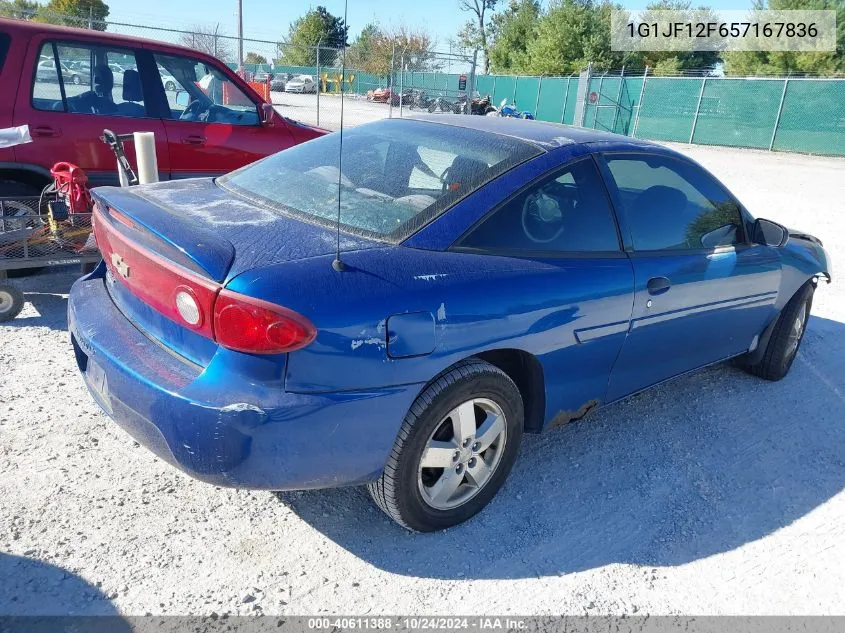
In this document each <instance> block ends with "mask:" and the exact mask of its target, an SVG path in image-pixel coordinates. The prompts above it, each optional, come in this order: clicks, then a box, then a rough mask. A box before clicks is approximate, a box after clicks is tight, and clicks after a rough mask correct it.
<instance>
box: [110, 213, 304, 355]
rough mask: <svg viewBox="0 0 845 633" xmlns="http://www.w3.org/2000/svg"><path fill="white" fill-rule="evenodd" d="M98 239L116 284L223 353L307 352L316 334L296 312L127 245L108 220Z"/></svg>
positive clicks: (123, 221)
mask: <svg viewBox="0 0 845 633" xmlns="http://www.w3.org/2000/svg"><path fill="white" fill-rule="evenodd" d="M98 211H99V210H98ZM100 213H102V212H101V211H100V212H95V213H94V217H97V216H99V215H100ZM109 215H111V216H113V217H114V218H115V219H116V220H117V221H118V222H120V223H121V224H122V225H124V226H125V227H126V228H136V226H135V223H134V222H132V220H131V219H129V218H127V217H126V216H124V215H122V214H119V213H116V212H115V211H114V210H113V209H109ZM94 233H95V236H96V238H97V245H98V247H99V248H100V251H101V252H102V254H103V259H104V260H105V262H106V266H107V267H108V269H109V270H110V271H111V273H112V276H113V277H114V278H115V279H117V280H119V281H120V282H122V283H123V285H125V286H126V287H127V288H128V289H129V290H130V291H131V292H132V294H134V295H135V296H136V297H138V298H139V299H141V300H142V301H144V303H146V304H147V305H149V306H150V307H152V308H154V309H155V310H156V311H158V312H160V313H161V314H163V315H164V316H166V317H167V318H168V319H170V320H171V321H175V322H176V323H178V324H179V325H182V326H185V327H189V328H190V329H192V330H193V331H195V332H196V333H198V334H201V335H202V336H205V337H206V338H210V339H212V340H214V341H216V342H217V343H219V344H220V345H222V346H223V347H227V348H229V349H233V350H236V351H239V352H249V353H252V354H281V353H284V352H292V351H294V350H297V349H300V348H302V347H305V346H306V345H308V344H309V343H310V342H311V341H313V340H314V337H315V336H316V334H317V332H316V330H315V329H314V326H313V325H312V324H311V323H310V322H309V321H308V319H306V318H305V317H303V316H301V315H299V314H297V313H296V312H293V311H292V310H288V309H287V308H283V307H281V306H277V305H275V304H273V303H269V302H267V301H261V300H260V299H253V298H252V297H247V296H245V295H240V294H238V293H235V292H231V291H229V290H224V289H223V287H222V286H221V285H220V284H218V283H216V282H213V281H210V280H208V279H205V278H203V277H201V276H199V275H197V274H195V273H192V272H191V271H189V270H186V269H185V268H182V267H181V266H177V265H175V264H173V263H172V262H170V261H169V260H167V259H164V258H163V257H161V256H159V255H158V254H157V253H154V252H152V251H150V250H148V249H146V248H144V247H143V246H141V245H139V244H138V243H136V242H135V241H134V240H131V239H129V238H128V237H127V236H125V235H124V234H123V233H122V232H120V231H117V230H116V228H115V227H114V226H112V225H111V223H110V222H109V221H108V220H107V219H104V218H100V217H97V220H96V221H95V222H94Z"/></svg>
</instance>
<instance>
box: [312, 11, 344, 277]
mask: <svg viewBox="0 0 845 633" xmlns="http://www.w3.org/2000/svg"><path fill="white" fill-rule="evenodd" d="M348 7H349V0H343V28H344V29H346V12H347V9H348ZM344 33H345V31H344ZM341 46H342V47H343V51H342V53H341V55H342V57H341V61H340V140H339V143H338V145H339V150H338V155H337V226H336V229H337V250H336V251H335V257H334V261H333V262H332V268H334V269H335V270H336V271H337V272H343V262H342V261H341V259H340V189H341V186H342V182H343V102H344V94H343V93H344V92H345V90H344V89H343V82H344V81H345V80H346V37H344V38H343V40H342V41H341ZM319 80H320V78H319V77H317V81H318V82H319ZM319 89H320V85H319V83H318V84H317V90H319Z"/></svg>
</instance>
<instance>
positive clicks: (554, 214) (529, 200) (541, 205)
mask: <svg viewBox="0 0 845 633" xmlns="http://www.w3.org/2000/svg"><path fill="white" fill-rule="evenodd" d="M522 230H523V231H525V235H526V236H527V237H528V239H529V240H531V241H532V242H534V243H535V244H548V243H549V242H553V241H554V240H556V239H557V238H558V237H560V234H561V233H563V211H562V210H561V208H560V202H559V201H558V200H557V199H556V198H552V197H551V196H549V195H547V194H546V193H544V192H542V191H540V192H537V193H533V194H531V195H530V196H528V197H526V198H525V202H524V203H523V205H522Z"/></svg>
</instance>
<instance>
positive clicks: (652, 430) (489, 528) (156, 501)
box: [0, 146, 845, 615]
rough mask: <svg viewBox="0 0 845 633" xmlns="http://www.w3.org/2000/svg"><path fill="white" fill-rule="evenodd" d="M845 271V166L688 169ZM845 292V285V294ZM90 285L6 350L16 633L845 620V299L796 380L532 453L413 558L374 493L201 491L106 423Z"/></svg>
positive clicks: (820, 305)
mask: <svg viewBox="0 0 845 633" xmlns="http://www.w3.org/2000/svg"><path fill="white" fill-rule="evenodd" d="M680 149H681V150H682V151H684V152H686V153H688V154H690V155H692V156H694V157H695V158H697V159H698V160H700V161H701V162H702V163H704V164H705V165H706V166H708V167H709V168H711V169H712V170H713V171H714V172H715V173H716V174H717V175H718V176H720V177H721V178H722V179H723V180H724V181H725V182H726V183H727V184H728V185H729V186H730V187H732V188H733V189H734V191H736V192H737V193H738V194H739V195H740V197H741V198H743V199H744V200H745V201H746V202H747V204H748V205H749V207H750V208H751V209H752V211H753V212H754V213H756V214H757V215H759V216H764V217H770V218H772V219H774V220H778V221H781V222H784V223H787V224H788V225H790V226H795V227H800V228H803V229H805V230H807V231H810V232H812V233H815V234H817V235H819V236H820V237H822V238H823V240H824V241H825V243H826V246H828V248H829V252H830V253H831V255H832V256H833V258H834V263H835V264H838V263H841V262H842V261H843V260H845V213H843V212H845V203H843V201H845V160H838V159H823V158H813V157H806V156H795V155H778V154H768V153H763V152H759V153H758V152H747V151H738V150H729V149H723V148H719V149H716V148H701V147H687V146H682V147H681V148H680ZM835 273H836V270H834V274H835ZM73 279H74V272H73V271H65V272H60V273H54V274H50V275H41V276H36V277H31V278H28V279H25V280H20V283H21V286H22V287H23V289H24V290H25V291H26V293H27V299H28V301H29V305H27V307H26V308H25V311H24V312H23V313H22V314H21V316H20V317H18V319H16V320H15V321H14V322H12V323H10V324H6V325H4V326H2V327H0V372H2V380H0V451H2V454H1V455H0V614H47V613H54V614H56V613H61V614H66V613H85V614H105V613H115V612H119V613H122V614H131V615H143V614H145V613H154V614H188V613H201V614H206V615H207V614H211V613H212V612H214V613H217V614H223V613H231V614H236V613H250V614H253V613H279V614H317V613H345V614H377V613H387V614H389V613H394V614H395V613H427V614H482V613H497V614H507V613H518V614H529V613H537V614H558V613H567V614H585V613H587V614H620V613H628V614H630V613H638V614H643V613H651V614H667V613H694V614H811V613H818V614H843V613H845V492H843V486H845V451H843V448H845V291H844V290H843V287H844V286H843V284H842V282H841V280H840V279H836V278H835V280H834V283H833V284H831V285H829V286H828V285H822V287H821V288H820V289H819V292H818V293H817V294H816V302H815V304H814V306H813V307H814V315H813V317H812V318H811V320H810V323H809V329H808V331H807V335H806V338H805V340H804V344H803V346H802V349H801V352H800V354H799V356H798V358H797V360H796V362H795V365H794V366H793V369H792V372H791V373H790V375H789V376H788V377H787V378H786V379H785V380H783V381H782V382H780V383H768V382H764V381H761V380H758V379H756V378H754V377H751V376H749V375H747V374H745V373H743V372H742V371H739V370H737V369H735V368H733V367H730V366H716V367H713V368H710V369H707V370H704V371H701V372H698V373H696V374H692V375H689V376H686V377H683V378H679V379H677V380H674V381H672V382H670V383H668V384H665V385H663V386H661V387H658V388H656V389H653V390H651V391H648V392H646V393H643V394H641V395H638V396H636V397H633V398H630V399H628V400H626V401H624V402H621V403H618V404H615V405H612V406H609V407H607V408H606V409H603V410H600V411H598V412H595V413H594V414H593V415H591V416H589V417H588V418H586V419H585V420H583V421H581V422H578V423H575V424H571V425H568V426H566V427H563V428H561V429H557V430H554V431H552V432H549V433H548V434H546V435H543V436H539V437H537V436H528V437H526V441H525V442H524V445H523V448H522V452H521V456H520V459H519V460H518V462H517V465H516V467H515V469H514V472H513V474H512V475H511V477H510V480H509V482H508V483H507V484H506V485H505V487H504V488H503V489H502V491H501V492H500V494H499V495H498V497H497V498H496V499H495V500H494V501H493V503H492V504H491V505H490V507H488V508H487V510H486V511H484V512H483V513H482V514H481V515H479V516H478V517H477V518H476V519H474V520H472V521H470V522H469V523H466V524H464V525H462V526H459V527H457V528H454V529H452V530H448V531H446V532H443V533H438V534H428V535H415V534H409V533H407V532H405V531H404V530H402V529H401V528H399V527H397V526H395V525H394V524H393V523H391V522H390V521H389V520H388V519H387V518H386V517H384V516H383V515H382V514H381V513H380V512H379V511H378V510H377V509H376V508H375V507H374V506H373V505H372V504H371V503H370V502H369V500H368V498H367V495H366V493H365V492H364V491H363V490H361V489H344V490H332V491H323V492H307V493H286V494H282V495H278V496H277V495H274V494H271V493H266V492H249V491H239V490H226V489H219V488H215V487H213V486H209V485H206V484H203V483H199V482H196V481H193V480H191V479H189V478H188V477H186V476H184V475H182V474H180V473H179V472H178V471H176V470H175V469H173V468H172V467H170V466H168V465H167V464H164V463H162V462H160V461H159V460H157V459H156V458H155V457H154V456H153V455H152V454H151V453H150V452H148V451H147V450H145V449H143V448H141V447H139V446H138V445H137V444H136V443H134V442H133V441H132V440H131V439H130V438H129V436H128V435H126V434H125V433H123V432H122V431H121V430H119V429H118V428H117V427H116V426H115V425H114V424H112V423H110V422H109V420H108V419H107V418H106V417H105V416H104V415H103V414H102V413H100V411H99V410H98V408H97V407H96V405H95V404H94V402H93V401H92V400H91V398H90V397H89V396H88V394H87V392H86V391H85V388H84V386H83V384H82V381H81V379H80V378H79V376H78V375H77V372H76V368H75V364H74V360H73V355H72V353H71V349H70V345H69V342H68V335H67V332H66V320H65V309H66V297H67V291H68V289H69V287H70V284H71V283H72V281H73Z"/></svg>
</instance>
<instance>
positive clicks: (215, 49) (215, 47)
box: [214, 22, 220, 57]
mask: <svg viewBox="0 0 845 633" xmlns="http://www.w3.org/2000/svg"><path fill="white" fill-rule="evenodd" d="M219 28H220V23H219V22H218V23H217V24H215V25H214V56H215V57H217V29H219Z"/></svg>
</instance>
